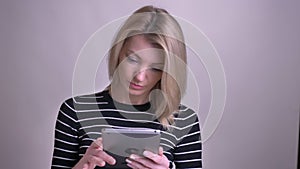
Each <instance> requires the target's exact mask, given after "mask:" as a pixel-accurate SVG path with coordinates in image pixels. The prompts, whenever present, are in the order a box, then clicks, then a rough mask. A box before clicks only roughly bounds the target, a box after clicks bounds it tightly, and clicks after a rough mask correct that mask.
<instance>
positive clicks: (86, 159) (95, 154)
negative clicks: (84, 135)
mask: <svg viewBox="0 0 300 169" xmlns="http://www.w3.org/2000/svg"><path fill="white" fill-rule="evenodd" d="M106 163H108V164H110V165H114V164H115V163H116V160H115V159H114V158H113V157H112V156H110V155H108V154H107V153H106V152H104V151H103V144H102V138H98V139H97V140H95V141H94V142H93V143H92V144H91V145H90V147H89V148H87V150H86V152H85V154H84V155H83V157H82V158H81V159H80V161H79V162H78V163H77V164H76V166H75V167H74V168H73V169H94V168H95V167H96V166H100V167H103V166H105V164H106Z"/></svg>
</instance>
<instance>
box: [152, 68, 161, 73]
mask: <svg viewBox="0 0 300 169" xmlns="http://www.w3.org/2000/svg"><path fill="white" fill-rule="evenodd" d="M151 70H152V71H154V72H161V71H162V69H161V68H155V67H153V68H151Z"/></svg>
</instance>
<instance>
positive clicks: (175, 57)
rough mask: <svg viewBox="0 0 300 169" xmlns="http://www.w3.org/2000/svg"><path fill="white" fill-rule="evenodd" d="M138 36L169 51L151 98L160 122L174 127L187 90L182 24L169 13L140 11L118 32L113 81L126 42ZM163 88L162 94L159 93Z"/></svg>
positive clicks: (112, 60) (111, 58) (153, 9)
mask: <svg viewBox="0 0 300 169" xmlns="http://www.w3.org/2000/svg"><path fill="white" fill-rule="evenodd" d="M134 35H143V36H144V37H145V38H146V39H147V40H148V41H149V42H150V43H152V44H153V45H154V47H158V48H161V49H162V50H164V52H165V65H164V70H163V73H162V78H161V80H160V81H159V82H158V83H157V85H156V86H155V87H154V89H153V90H152V91H154V92H151V95H150V101H151V106H153V108H154V110H155V114H156V118H157V119H158V121H159V122H160V123H161V124H162V125H163V126H164V127H166V128H169V126H170V125H172V124H174V114H175V113H177V112H178V109H179V105H180V102H181V97H182V95H183V94H184V92H185V87H186V47H185V44H184V37H183V33H182V30H181V27H180V25H179V23H178V22H177V21H176V20H175V18H174V17H172V16H171V15H170V14H169V13H168V12H167V11H166V10H164V9H161V8H156V7H153V6H145V7H142V8H140V9H138V10H136V11H135V12H134V13H133V14H132V15H131V16H130V17H129V18H128V19H127V20H126V21H125V23H124V24H123V26H122V27H121V28H120V30H119V31H118V33H117V35H116V37H115V39H114V41H113V45H112V48H111V50H110V53H109V58H108V59H109V62H108V63H109V65H108V69H109V70H108V72H109V77H110V79H112V78H113V75H114V72H115V71H116V69H117V67H118V65H119V54H120V52H121V50H122V48H123V46H124V44H125V41H126V40H127V39H128V38H130V37H131V36H134ZM155 89H159V90H161V91H160V92H155V91H157V90H155Z"/></svg>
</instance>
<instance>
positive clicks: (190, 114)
mask: <svg viewBox="0 0 300 169" xmlns="http://www.w3.org/2000/svg"><path fill="white" fill-rule="evenodd" d="M174 117H175V120H183V119H189V118H194V119H198V114H197V113H196V112H195V111H194V110H193V109H191V108H189V107H187V106H185V105H182V104H181V105H180V106H179V109H178V112H177V113H175V115H174Z"/></svg>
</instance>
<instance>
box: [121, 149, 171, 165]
mask: <svg viewBox="0 0 300 169" xmlns="http://www.w3.org/2000/svg"><path fill="white" fill-rule="evenodd" d="M143 155H144V157H141V156H138V155H136V154H132V155H130V156H129V158H128V159H126V162H127V165H128V166H129V167H131V168H133V169H143V168H145V169H152V168H154V169H166V168H169V160H168V158H167V157H166V156H165V155H164V154H163V148H162V147H159V150H158V154H154V153H152V152H150V151H144V152H143Z"/></svg>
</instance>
